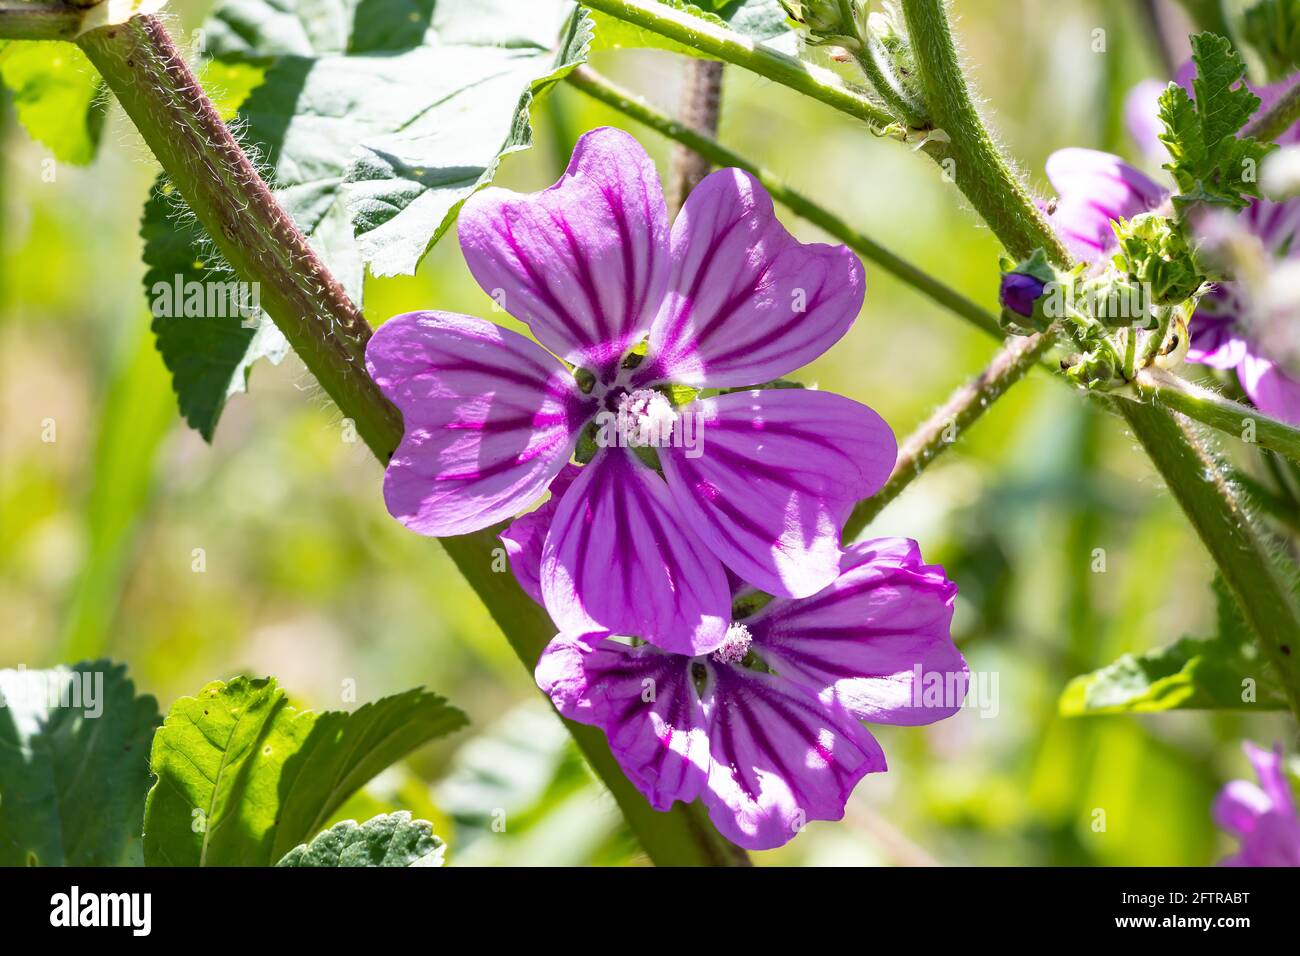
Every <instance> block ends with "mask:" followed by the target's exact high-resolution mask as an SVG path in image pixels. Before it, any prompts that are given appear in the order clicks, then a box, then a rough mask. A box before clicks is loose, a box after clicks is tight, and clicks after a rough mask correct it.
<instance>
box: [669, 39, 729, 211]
mask: <svg viewBox="0 0 1300 956" xmlns="http://www.w3.org/2000/svg"><path fill="white" fill-rule="evenodd" d="M722 66H723V64H722V63H720V62H719V61H717V60H699V59H695V58H688V59H687V60H686V62H685V63H683V64H682V95H681V99H680V100H679V102H678V106H677V114H678V119H679V120H680V121H681V124H682V125H683V126H685V127H686V128H687V129H691V130H694V131H695V132H697V133H700V134H701V135H703V136H710V137H712V136H717V135H718V116H719V113H720V112H721V109H722ZM710 165H711V162H710V160H709V158H708V157H707V156H705V155H703V154H702V153H700V152H697V151H696V150H694V149H691V148H690V147H689V146H687V145H686V144H685V143H681V142H679V143H676V144H675V145H674V146H673V155H672V159H671V160H670V161H669V163H668V209H669V212H670V213H672V214H675V213H676V212H677V210H679V209H681V208H682V203H684V202H686V197H687V196H688V195H690V192H691V190H692V189H694V188H695V187H696V186H697V185H699V182H700V180H701V179H703V178H704V177H705V176H707V175H708V174H709V166H710Z"/></svg>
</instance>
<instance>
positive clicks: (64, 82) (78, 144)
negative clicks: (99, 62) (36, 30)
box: [0, 40, 108, 165]
mask: <svg viewBox="0 0 1300 956" xmlns="http://www.w3.org/2000/svg"><path fill="white" fill-rule="evenodd" d="M0 79H2V80H3V82H4V85H5V86H7V87H9V89H11V90H13V92H14V105H15V107H16V108H17V112H18V119H19V120H20V121H21V122H22V124H23V126H25V127H26V128H27V132H29V133H30V134H31V135H32V138H33V139H36V140H39V141H40V142H42V143H44V144H45V145H46V146H47V147H49V149H50V151H51V152H52V153H53V154H54V158H55V159H57V160H59V161H60V162H64V163H74V164H76V165H84V164H86V163H89V162H90V161H91V160H92V159H94V158H95V153H96V151H97V150H98V149H99V140H100V136H101V135H102V133H103V129H104V115H105V112H106V110H107V105H108V100H107V98H106V97H105V96H104V89H103V81H102V80H101V79H100V76H99V73H98V72H96V71H95V68H94V67H93V66H91V65H90V61H88V60H87V59H86V56H85V54H84V53H82V52H81V50H79V49H78V48H77V47H76V46H74V45H73V44H71V43H62V42H59V41H55V40H38V41H20V42H14V43H9V44H7V45H5V46H4V47H3V49H0Z"/></svg>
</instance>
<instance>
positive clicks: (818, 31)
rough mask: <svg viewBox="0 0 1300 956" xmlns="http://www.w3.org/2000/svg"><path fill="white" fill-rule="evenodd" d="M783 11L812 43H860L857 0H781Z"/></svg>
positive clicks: (839, 44) (843, 44)
mask: <svg viewBox="0 0 1300 956" xmlns="http://www.w3.org/2000/svg"><path fill="white" fill-rule="evenodd" d="M781 6H782V7H783V8H784V9H785V12H786V14H787V15H788V16H789V17H790V19H791V20H793V21H794V22H795V23H797V24H799V26H800V27H802V28H803V30H804V31H805V39H806V40H807V41H808V42H809V43H811V44H813V45H815V46H816V45H821V44H826V43H834V44H836V45H838V46H844V47H852V48H856V47H859V46H860V45H861V42H862V40H861V36H860V31H859V28H858V23H857V17H858V4H857V0H781Z"/></svg>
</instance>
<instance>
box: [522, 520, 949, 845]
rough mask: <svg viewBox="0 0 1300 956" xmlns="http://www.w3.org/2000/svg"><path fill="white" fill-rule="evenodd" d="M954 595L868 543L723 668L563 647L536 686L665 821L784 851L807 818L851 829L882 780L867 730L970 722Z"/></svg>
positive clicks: (601, 645)
mask: <svg viewBox="0 0 1300 956" xmlns="http://www.w3.org/2000/svg"><path fill="white" fill-rule="evenodd" d="M956 591H957V589H956V587H955V586H954V585H953V584H952V582H950V581H949V580H948V579H947V577H946V576H945V575H944V573H943V569H942V568H939V567H935V566H931V565H926V564H923V563H922V561H921V555H920V551H919V549H918V548H917V545H916V542H914V541H908V540H905V539H901V538H881V539H877V540H874V541H865V542H862V543H859V544H856V545H854V546H852V547H850V548H849V549H848V550H847V551H846V552H845V554H844V555H843V557H842V559H841V567H840V571H839V576H838V577H837V578H836V580H835V581H834V582H833V583H832V584H831V585H829V586H828V587H827V588H825V589H824V590H823V591H820V592H819V593H817V594H815V595H813V596H811V597H805V598H793V599H792V598H776V599H774V600H772V601H771V602H769V603H768V604H767V605H766V606H764V607H763V608H762V609H761V610H759V611H758V612H757V613H755V614H753V615H752V616H749V617H746V618H744V619H743V620H740V621H735V622H733V623H732V624H731V626H730V627H729V628H728V629H727V637H726V640H724V642H723V643H722V645H721V646H720V647H719V648H717V649H716V650H715V651H714V652H713V653H712V654H702V655H696V656H688V655H683V654H672V653H667V652H665V651H663V650H660V649H659V648H657V647H655V646H653V645H651V644H643V643H635V642H629V641H627V640H625V639H619V638H615V637H613V636H611V635H609V634H606V633H595V634H585V635H573V634H560V635H559V636H557V637H556V638H555V640H553V641H552V642H551V643H550V645H549V646H548V647H547V649H546V651H545V652H544V653H543V654H542V658H541V660H540V661H539V663H538V665H537V684H538V686H539V687H541V688H542V690H543V691H545V692H546V693H547V694H549V695H550V697H551V700H552V701H553V702H554V703H555V706H556V708H557V709H558V710H559V711H560V713H562V714H563V715H564V716H566V717H569V718H571V719H573V720H576V721H579V722H581V723H585V724H591V725H594V726H596V727H600V728H601V729H602V730H603V731H604V732H605V734H606V736H607V737H608V738H609V743H610V748H611V749H612V750H613V752H614V756H615V758H616V759H617V760H618V762H619V765H620V766H621V767H622V768H623V772H624V773H626V774H627V777H628V779H629V780H631V781H632V783H633V784H635V785H636V787H637V789H639V790H640V791H641V792H642V793H643V794H644V795H645V797H646V799H647V800H649V802H650V804H651V805H652V806H653V807H655V808H656V809H658V810H667V809H668V808H669V807H671V806H672V804H673V802H674V801H676V800H681V801H683V802H685V803H689V802H691V801H693V800H695V799H696V798H701V799H702V800H703V801H704V803H705V805H706V806H707V807H708V808H709V818H710V820H712V821H713V824H714V826H716V827H717V828H718V830H719V831H720V832H721V833H722V834H723V835H724V836H726V837H727V838H728V839H730V840H732V841H733V842H735V843H737V844H738V845H740V846H743V847H746V848H747V849H751V850H765V849H771V848H772V847H777V846H780V845H782V844H783V843H786V842H787V841H788V840H790V839H791V838H792V837H793V836H794V835H795V834H796V833H797V832H799V830H800V829H802V827H803V825H804V824H805V823H807V822H808V821H810V820H838V819H840V818H841V817H842V816H843V815H844V805H845V802H846V801H847V800H848V797H849V794H850V793H852V791H853V788H854V787H855V786H856V785H857V783H858V781H859V780H861V779H862V778H863V777H864V776H865V775H866V774H868V773H873V772H878V771H883V770H885V756H884V753H883V752H882V751H881V749H880V745H879V744H877V743H876V740H875V738H874V737H872V736H871V734H870V733H868V732H867V730H866V729H865V728H864V727H863V726H862V725H861V724H860V723H859V721H862V720H866V721H870V722H873V723H881V724H903V725H917V724H928V723H933V722H934V721H937V720H942V719H943V718H945V717H949V716H951V715H952V714H954V713H956V711H957V710H958V709H959V708H960V706H961V703H962V700H963V699H964V698H965V695H966V685H967V680H968V672H967V668H966V662H965V661H964V660H963V659H962V656H961V654H960V653H959V652H958V650H957V648H956V646H955V645H954V644H953V642H952V638H951V637H950V634H949V631H950V626H951V622H952V605H953V600H954V597H955V595H956Z"/></svg>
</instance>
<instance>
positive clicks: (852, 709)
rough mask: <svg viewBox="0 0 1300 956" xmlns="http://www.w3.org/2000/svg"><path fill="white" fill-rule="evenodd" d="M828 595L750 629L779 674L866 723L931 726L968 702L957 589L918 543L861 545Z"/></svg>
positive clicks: (786, 607) (767, 615)
mask: <svg viewBox="0 0 1300 956" xmlns="http://www.w3.org/2000/svg"><path fill="white" fill-rule="evenodd" d="M842 568H843V570H842V572H841V574H840V576H839V577H838V578H837V579H836V581H835V583H834V584H832V585H831V586H830V587H828V588H826V589H825V590H824V591H822V592H821V593H820V594H816V595H814V596H813V597H810V598H803V599H801V600H787V599H782V598H777V599H776V600H774V601H772V602H770V603H769V604H768V605H767V606H766V607H764V608H763V609H762V610H761V611H760V612H759V613H758V614H757V615H755V616H754V617H753V618H751V619H749V620H747V621H746V622H745V624H746V626H747V627H748V628H749V630H750V633H751V634H752V635H753V639H754V649H755V650H756V651H757V652H758V654H759V656H761V657H762V658H763V660H764V661H766V662H767V663H768V664H769V665H770V666H771V667H773V668H774V669H775V670H776V672H777V673H778V674H780V675H781V676H782V677H784V678H785V679H787V680H789V681H793V682H794V683H796V684H799V685H800V686H802V687H805V688H807V689H808V690H809V691H811V692H812V693H814V694H817V695H819V697H820V699H821V700H822V702H823V703H825V704H827V705H830V704H833V703H835V704H839V705H840V706H842V707H843V708H844V709H845V710H846V711H847V712H849V713H850V714H852V715H853V716H854V717H856V718H858V719H859V720H867V721H872V722H875V723H886V724H908V725H912V724H929V723H933V722H934V721H936V720H942V719H943V718H945V717H950V716H952V715H953V714H955V713H956V712H957V711H958V710H959V709H960V708H961V704H962V701H963V700H964V699H965V697H966V687H967V682H968V679H969V673H968V671H967V668H966V661H965V660H964V659H963V658H962V656H961V653H960V652H959V651H958V650H957V647H956V645H954V644H953V642H952V637H951V633H950V632H951V627H952V605H953V600H954V598H955V597H956V595H957V587H956V585H954V584H953V583H952V582H951V581H949V580H948V579H947V577H946V576H945V575H944V572H943V569H942V568H940V567H935V566H931V565H925V564H922V563H921V554H920V550H919V549H918V547H917V544H916V542H915V541H909V540H907V539H904V538H878V539H875V540H872V541H863V542H860V543H858V544H855V545H853V546H852V547H851V548H849V550H848V551H847V552H846V553H845V555H844V559H843V564H842Z"/></svg>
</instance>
